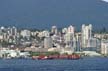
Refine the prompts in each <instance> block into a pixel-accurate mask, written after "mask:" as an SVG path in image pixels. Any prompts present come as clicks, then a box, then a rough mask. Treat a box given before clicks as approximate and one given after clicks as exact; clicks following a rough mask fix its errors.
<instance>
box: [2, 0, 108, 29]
mask: <svg viewBox="0 0 108 71" xmlns="http://www.w3.org/2000/svg"><path fill="white" fill-rule="evenodd" d="M82 24H93V26H94V29H101V28H102V27H106V28H107V27H108V4H107V3H105V2H103V1H101V0H0V26H13V25H14V26H17V27H19V28H37V29H49V28H51V26H53V25H55V26H57V27H58V28H63V27H68V26H69V25H74V26H75V27H76V28H77V29H81V25H82Z"/></svg>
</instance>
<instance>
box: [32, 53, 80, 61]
mask: <svg viewBox="0 0 108 71" xmlns="http://www.w3.org/2000/svg"><path fill="white" fill-rule="evenodd" d="M32 59H33V60H53V59H68V60H77V59H80V55H77V54H72V55H48V56H45V55H39V56H32Z"/></svg>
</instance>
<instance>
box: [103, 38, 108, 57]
mask: <svg viewBox="0 0 108 71" xmlns="http://www.w3.org/2000/svg"><path fill="white" fill-rule="evenodd" d="M101 54H103V55H108V41H105V40H103V41H102V42H101Z"/></svg>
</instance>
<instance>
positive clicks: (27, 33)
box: [20, 30, 31, 38]
mask: <svg viewBox="0 0 108 71" xmlns="http://www.w3.org/2000/svg"><path fill="white" fill-rule="evenodd" d="M20 35H21V36H23V37H27V38H30V36H31V32H30V31H29V30H22V31H21V33H20Z"/></svg>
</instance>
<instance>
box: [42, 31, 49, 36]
mask: <svg viewBox="0 0 108 71" xmlns="http://www.w3.org/2000/svg"><path fill="white" fill-rule="evenodd" d="M42 35H43V36H44V37H49V36H50V33H49V31H46V30H45V31H43V32H42Z"/></svg>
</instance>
